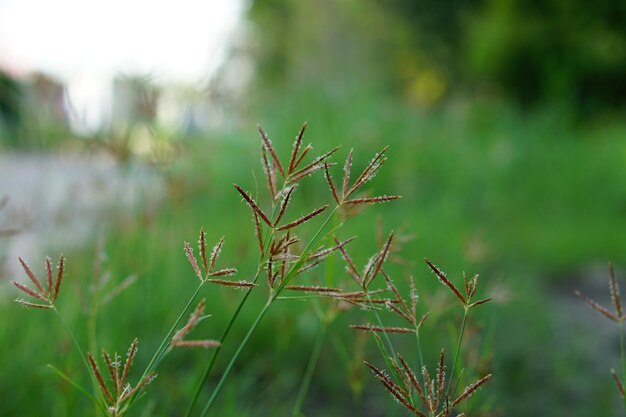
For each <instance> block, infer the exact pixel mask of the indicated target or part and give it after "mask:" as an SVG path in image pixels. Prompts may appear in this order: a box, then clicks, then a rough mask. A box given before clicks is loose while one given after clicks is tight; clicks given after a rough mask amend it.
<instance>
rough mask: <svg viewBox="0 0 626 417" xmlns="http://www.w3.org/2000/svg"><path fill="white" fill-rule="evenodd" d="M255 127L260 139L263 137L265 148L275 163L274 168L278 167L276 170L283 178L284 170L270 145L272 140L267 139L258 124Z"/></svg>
mask: <svg viewBox="0 0 626 417" xmlns="http://www.w3.org/2000/svg"><path fill="white" fill-rule="evenodd" d="M257 127H258V128H259V133H260V134H261V139H263V143H265V147H266V148H267V150H268V151H269V153H270V155H271V156H272V159H273V160H274V164H276V168H278V171H280V175H282V176H283V178H285V170H284V169H283V166H282V165H281V164H280V160H279V159H278V155H276V151H275V150H274V147H273V146H272V142H271V141H270V140H269V139H268V137H267V135H266V134H265V131H264V130H263V128H262V127H261V126H259V125H257Z"/></svg>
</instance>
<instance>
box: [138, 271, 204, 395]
mask: <svg viewBox="0 0 626 417" xmlns="http://www.w3.org/2000/svg"><path fill="white" fill-rule="evenodd" d="M202 285H203V283H200V285H198V287H197V288H196V290H195V291H194V292H193V294H192V295H191V297H189V300H188V301H187V304H185V307H184V308H183V309H182V311H181V312H180V314H179V315H178V318H177V319H176V321H175V322H174V324H173V325H172V327H170V330H169V331H168V332H167V334H166V335H165V337H163V340H162V341H161V344H160V345H159V347H158V348H157V350H156V351H155V352H154V355H153V356H152V358H151V359H150V362H149V363H148V366H146V369H145V370H144V372H143V375H142V376H141V379H139V380H140V381H143V380H144V379H145V378H146V376H147V375H148V374H149V373H150V372H151V371H152V370H154V369H155V368H156V367H157V366H158V365H159V364H160V363H161V361H162V360H163V358H164V357H165V355H166V353H167V352H168V348H169V345H170V343H171V341H172V334H173V333H174V332H175V331H176V328H177V327H178V326H179V324H180V322H181V320H182V319H183V317H184V316H185V314H186V313H187V311H188V310H189V307H190V306H191V304H192V303H193V302H194V301H195V299H196V297H197V296H198V293H199V292H200V289H201V288H202ZM139 394H141V390H139V391H138V392H137V393H135V394H134V395H133V397H132V398H131V399H130V401H129V403H128V407H130V406H131V405H132V404H133V402H134V401H135V399H136V398H137V397H138V396H139Z"/></svg>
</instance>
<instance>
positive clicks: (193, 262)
mask: <svg viewBox="0 0 626 417" xmlns="http://www.w3.org/2000/svg"><path fill="white" fill-rule="evenodd" d="M185 255H187V259H188V260H189V263H190V264H191V266H192V268H193V270H194V272H195V273H196V276H197V277H198V279H199V280H200V282H202V281H204V278H203V277H202V272H200V267H198V261H196V257H195V256H194V254H193V249H191V246H189V243H188V242H185Z"/></svg>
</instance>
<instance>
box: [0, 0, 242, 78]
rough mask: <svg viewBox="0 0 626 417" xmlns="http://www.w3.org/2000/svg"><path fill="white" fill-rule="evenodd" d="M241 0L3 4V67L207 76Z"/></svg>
mask: <svg viewBox="0 0 626 417" xmlns="http://www.w3.org/2000/svg"><path fill="white" fill-rule="evenodd" d="M242 9H243V4H242V1H241V0H204V1H203V0H195V1H194V0H176V1H172V0H160V1H159V0H0V64H2V65H3V66H5V67H8V68H9V69H11V70H16V71H19V72H21V71H28V70H32V69H42V70H45V71H47V72H50V73H53V74H55V75H58V76H60V77H62V78H66V79H67V78H73V77H77V76H79V77H80V76H84V75H86V74H91V75H94V76H105V75H109V74H111V73H115V72H119V71H122V72H130V73H144V74H145V73H151V74H153V75H155V76H157V77H163V78H164V79H172V80H179V81H180V80H183V81H193V80H199V79H203V78H206V76H207V74H208V73H210V72H211V70H212V69H214V68H215V67H216V66H217V65H219V63H220V62H221V60H222V59H223V54H224V52H225V50H224V49H225V48H224V47H225V46H226V44H227V40H228V36H229V34H231V33H232V31H233V29H234V27H235V26H236V24H237V23H238V22H239V20H240V17H241V13H242V11H243V10H242Z"/></svg>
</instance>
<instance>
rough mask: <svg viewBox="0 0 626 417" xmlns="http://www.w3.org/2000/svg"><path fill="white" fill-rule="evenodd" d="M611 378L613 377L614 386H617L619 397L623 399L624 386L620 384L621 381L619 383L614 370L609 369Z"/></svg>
mask: <svg viewBox="0 0 626 417" xmlns="http://www.w3.org/2000/svg"><path fill="white" fill-rule="evenodd" d="M611 376H612V377H613V381H615V385H617V390H618V391H619V395H620V396H621V397H622V398H624V385H623V384H622V381H620V379H619V377H618V376H617V374H616V373H615V369H613V368H611Z"/></svg>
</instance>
